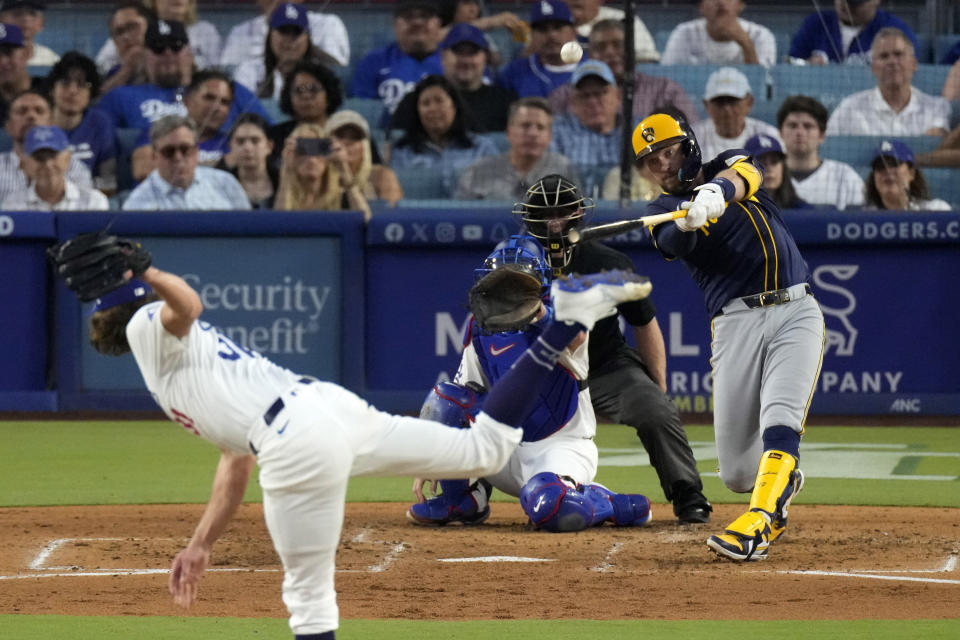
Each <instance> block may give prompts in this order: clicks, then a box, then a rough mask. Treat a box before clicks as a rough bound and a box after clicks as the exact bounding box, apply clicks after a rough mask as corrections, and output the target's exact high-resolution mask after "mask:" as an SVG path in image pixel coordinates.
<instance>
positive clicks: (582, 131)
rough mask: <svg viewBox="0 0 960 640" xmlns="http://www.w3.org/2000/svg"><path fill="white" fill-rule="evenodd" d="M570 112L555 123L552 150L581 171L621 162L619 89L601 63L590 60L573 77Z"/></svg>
mask: <svg viewBox="0 0 960 640" xmlns="http://www.w3.org/2000/svg"><path fill="white" fill-rule="evenodd" d="M570 84H571V85H573V95H572V97H571V100H570V113H569V114H567V115H565V116H561V117H559V118H557V119H556V120H555V121H554V123H553V143H552V144H551V146H550V150H551V151H556V152H558V153H562V154H563V155H565V156H566V157H567V158H569V159H570V161H571V162H573V164H574V166H575V167H577V168H578V169H580V170H581V171H582V170H583V169H585V168H586V167H595V166H607V167H610V166H613V165H615V164H617V163H618V162H619V161H620V128H621V127H622V126H623V120H622V118H621V117H620V89H619V88H618V87H617V83H616V80H615V79H614V77H613V72H612V71H610V67H608V66H607V65H606V64H604V63H603V62H600V61H599V60H587V61H586V62H583V63H581V64H580V66H579V67H577V70H576V71H574V72H573V76H571V78H570Z"/></svg>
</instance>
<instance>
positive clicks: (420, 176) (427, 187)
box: [394, 167, 452, 200]
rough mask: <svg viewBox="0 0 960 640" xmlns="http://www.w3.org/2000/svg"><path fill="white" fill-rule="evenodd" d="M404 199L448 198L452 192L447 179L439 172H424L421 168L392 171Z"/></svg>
mask: <svg viewBox="0 0 960 640" xmlns="http://www.w3.org/2000/svg"><path fill="white" fill-rule="evenodd" d="M394 171H395V172H396V174H397V179H398V180H399V181H400V186H402V187H403V196H404V198H405V199H406V198H411V199H421V200H422V199H428V198H429V199H433V198H449V197H450V193H451V191H452V189H451V185H450V183H449V181H448V179H447V178H446V177H445V176H444V175H443V172H441V171H425V170H423V169H421V168H416V167H414V168H405V169H394Z"/></svg>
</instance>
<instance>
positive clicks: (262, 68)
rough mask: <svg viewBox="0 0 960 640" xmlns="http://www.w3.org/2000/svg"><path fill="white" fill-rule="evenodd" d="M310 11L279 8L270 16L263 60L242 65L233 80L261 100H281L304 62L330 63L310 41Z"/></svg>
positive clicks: (300, 7)
mask: <svg viewBox="0 0 960 640" xmlns="http://www.w3.org/2000/svg"><path fill="white" fill-rule="evenodd" d="M309 26H310V23H309V20H308V18H307V9H306V8H305V7H304V6H303V5H300V4H294V3H292V2H288V3H284V4H278V5H277V8H276V9H274V10H273V13H271V14H270V29H269V31H268V32H267V43H266V46H265V47H264V48H263V57H262V58H252V59H250V60H244V61H243V62H241V63H240V64H239V65H238V66H237V68H236V70H235V71H234V73H233V79H234V80H236V81H237V82H239V83H240V84H242V85H243V86H245V87H246V88H248V89H250V91H252V92H253V93H254V94H255V95H256V96H257V97H258V98H269V99H273V100H277V99H279V98H280V97H281V94H282V92H283V87H284V83H285V80H286V77H287V74H289V73H290V72H291V71H293V68H294V67H295V66H296V65H297V64H298V63H299V62H302V61H309V62H313V63H315V64H318V65H323V64H324V63H326V62H327V61H328V60H329V56H327V55H326V54H324V53H323V52H322V51H321V50H320V49H319V48H317V47H315V46H314V45H313V42H311V40H310V28H309Z"/></svg>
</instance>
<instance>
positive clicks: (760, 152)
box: [743, 133, 813, 209]
mask: <svg viewBox="0 0 960 640" xmlns="http://www.w3.org/2000/svg"><path fill="white" fill-rule="evenodd" d="M743 147H744V148H745V149H746V150H747V151H749V152H750V155H752V156H753V157H754V159H755V160H757V161H758V162H759V163H760V164H761V165H763V188H764V189H766V191H767V193H769V194H770V197H771V198H773V201H774V202H776V203H777V206H778V207H780V208H781V209H810V208H812V207H813V205H811V204H810V203H808V202H806V201H805V200H802V199H801V198H800V196H798V195H797V190H796V189H794V187H793V179H792V177H791V176H790V168H789V167H788V166H787V162H786V160H787V155H786V154H785V153H784V152H783V146H782V145H781V144H780V141H779V140H777V139H776V138H774V137H773V136H768V135H765V134H762V133H759V134H757V135H755V136H751V137H750V138H747V141H746V142H744V143H743Z"/></svg>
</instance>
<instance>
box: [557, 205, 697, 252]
mask: <svg viewBox="0 0 960 640" xmlns="http://www.w3.org/2000/svg"><path fill="white" fill-rule="evenodd" d="M685 217H687V210H686V209H678V210H676V211H667V212H666V213H657V214H655V215H652V216H643V217H642V218H636V219H634V220H620V221H619V222H611V223H610V224H600V225H597V226H595V227H587V228H586V229H580V230H577V229H570V231H568V232H567V239H568V240H569V241H570V242H572V243H573V244H577V243H578V242H586V241H587V240H596V239H597V238H609V237H611V236H618V235H620V234H621V233H625V232H627V231H630V230H631V229H637V228H639V227H650V226H653V225H655V224H660V223H661V222H670V221H671V220H676V219H677V218H685Z"/></svg>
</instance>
